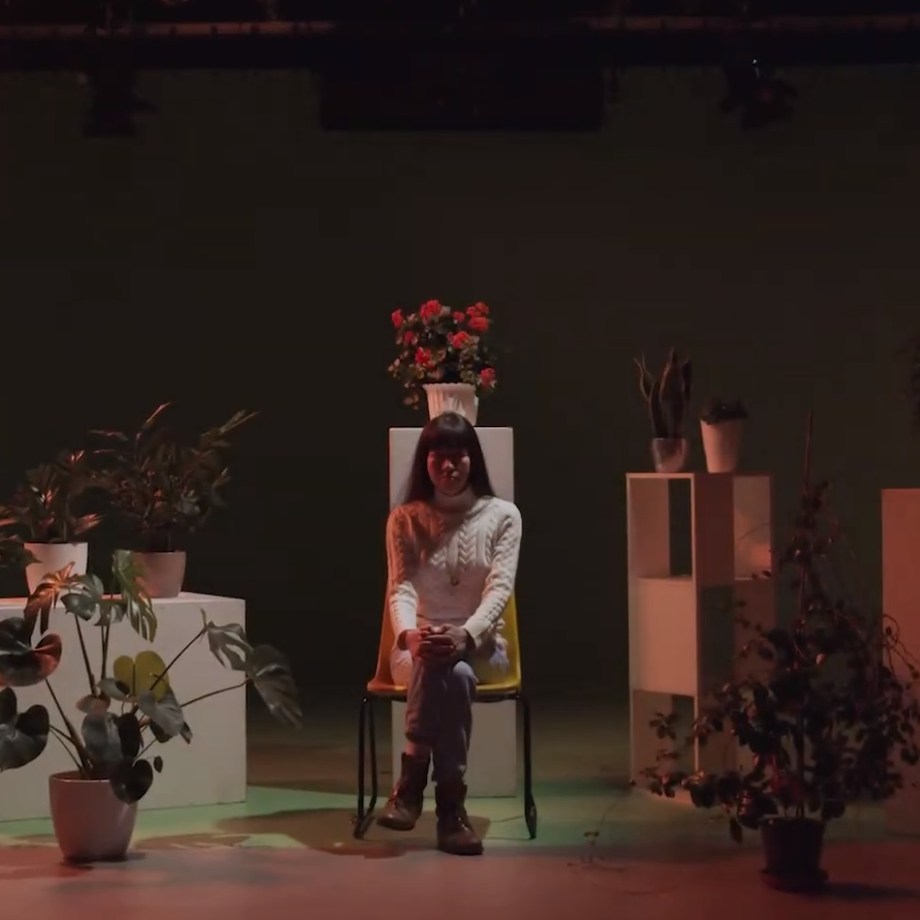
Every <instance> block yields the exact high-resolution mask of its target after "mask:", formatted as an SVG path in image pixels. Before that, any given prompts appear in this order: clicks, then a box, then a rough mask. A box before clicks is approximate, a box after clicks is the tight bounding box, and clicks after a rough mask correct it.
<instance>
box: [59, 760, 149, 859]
mask: <svg viewBox="0 0 920 920" xmlns="http://www.w3.org/2000/svg"><path fill="white" fill-rule="evenodd" d="M48 785H49V793H50V805H51V821H52V824H53V825H54V836H55V837H56V838H57V842H58V846H60V848H61V853H62V854H63V856H64V859H66V860H67V861H68V862H76V863H88V862H98V861H102V860H119V859H124V858H125V855H126V853H127V852H128V846H129V845H130V843H131V837H132V835H133V834H134V825H135V822H136V820H137V802H133V803H131V804H130V805H128V804H127V803H125V802H122V801H121V799H119V798H118V797H117V796H116V795H115V793H114V792H113V791H112V786H111V784H110V783H109V781H108V780H107V779H81V777H80V775H79V774H78V773H75V772H74V773H55V774H52V775H51V776H50V777H49V778H48Z"/></svg>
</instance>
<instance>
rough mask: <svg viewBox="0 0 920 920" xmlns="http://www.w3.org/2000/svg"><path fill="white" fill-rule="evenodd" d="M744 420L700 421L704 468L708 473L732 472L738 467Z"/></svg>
mask: <svg viewBox="0 0 920 920" xmlns="http://www.w3.org/2000/svg"><path fill="white" fill-rule="evenodd" d="M744 421H745V420H744V419H742V418H738V419H729V420H727V421H724V422H716V423H715V424H710V423H709V422H704V421H700V430H701V433H702V435H703V451H704V453H705V454H706V469H707V470H708V471H709V472H710V473H734V472H735V470H737V469H738V462H739V461H740V459H741V443H742V441H743V438H744Z"/></svg>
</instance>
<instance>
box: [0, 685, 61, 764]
mask: <svg viewBox="0 0 920 920" xmlns="http://www.w3.org/2000/svg"><path fill="white" fill-rule="evenodd" d="M49 731H50V726H49V724H48V710H47V709H45V707H44V706H30V707H29V708H28V709H27V710H26V711H25V712H24V713H22V714H18V703H17V700H16V694H15V693H14V692H13V691H12V690H10V689H9V687H7V688H6V689H4V690H0V773H2V772H3V771H4V770H15V769H17V768H18V767H24V766H25V765H26V764H28V763H31V762H32V761H33V760H35V758H36V757H38V755H39V754H41V752H42V751H44V749H45V745H46V744H47V743H48V732H49Z"/></svg>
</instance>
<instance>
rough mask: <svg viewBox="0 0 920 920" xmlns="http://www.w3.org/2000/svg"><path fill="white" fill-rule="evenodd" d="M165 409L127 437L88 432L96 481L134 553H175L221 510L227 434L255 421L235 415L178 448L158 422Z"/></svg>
mask: <svg viewBox="0 0 920 920" xmlns="http://www.w3.org/2000/svg"><path fill="white" fill-rule="evenodd" d="M170 406H171V403H163V404H162V405H160V406H158V407H157V408H156V409H155V410H154V411H153V412H152V413H151V415H150V416H149V417H148V418H147V419H146V421H145V422H144V423H143V424H142V425H141V427H140V428H139V429H138V431H137V432H135V433H133V434H126V433H125V432H121V431H93V432H90V435H91V437H93V438H95V439H97V441H98V442H99V445H100V446H98V447H96V448H95V449H94V451H93V456H94V458H95V460H96V462H97V464H98V466H99V469H100V470H101V472H100V475H99V482H100V483H101V484H102V485H103V486H104V488H105V489H106V490H107V492H108V493H109V495H110V497H111V503H112V507H113V510H114V512H115V514H116V516H117V517H118V518H119V519H120V521H121V522H122V524H123V525H125V526H126V527H127V529H128V530H129V531H130V533H131V536H132V538H133V539H134V540H136V541H137V543H138V546H137V548H139V549H143V550H145V551H149V552H168V551H170V550H173V549H176V548H177V546H178V544H179V543H180V542H181V540H182V539H183V538H184V537H186V536H187V535H189V534H192V533H195V532H197V531H199V530H200V529H201V528H202V527H204V525H205V524H206V523H207V521H208V519H209V517H210V516H211V514H212V512H213V511H214V510H215V509H217V508H221V507H223V506H224V501H223V496H222V494H221V492H222V490H223V489H224V487H225V486H226V485H227V484H228V483H229V481H230V471H229V468H228V467H227V466H226V463H225V460H224V457H225V454H226V452H227V451H228V450H229V448H230V447H231V444H230V441H229V440H228V438H229V435H230V434H232V433H233V432H235V431H236V430H237V429H239V428H240V427H241V426H242V425H244V424H245V423H246V422H248V421H250V420H251V419H253V418H254V417H255V416H256V413H255V412H246V411H240V412H236V413H234V414H233V415H232V416H231V417H230V418H229V419H228V420H227V421H226V422H224V423H223V424H222V425H218V426H216V427H214V428H210V429H208V430H207V431H205V432H204V433H203V434H201V435H200V436H199V437H198V439H197V442H196V443H194V444H183V443H180V442H179V441H178V440H177V439H176V438H175V437H174V436H173V434H172V432H171V431H170V430H169V428H168V427H167V426H166V424H165V423H164V417H165V414H166V412H167V410H168V409H169V408H170Z"/></svg>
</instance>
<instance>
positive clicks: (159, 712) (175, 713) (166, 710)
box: [137, 688, 192, 744]
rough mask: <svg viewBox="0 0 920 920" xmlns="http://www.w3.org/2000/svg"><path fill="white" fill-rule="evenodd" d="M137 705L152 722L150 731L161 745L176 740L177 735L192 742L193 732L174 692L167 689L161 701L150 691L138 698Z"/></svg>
mask: <svg viewBox="0 0 920 920" xmlns="http://www.w3.org/2000/svg"><path fill="white" fill-rule="evenodd" d="M157 689H159V688H157ZM137 705H138V709H140V711H141V712H142V713H143V714H144V715H145V716H147V718H148V719H149V720H150V730H151V731H152V732H153V736H154V738H156V739H157V741H159V742H160V743H161V744H162V743H164V742H166V741H169V739H170V738H175V737H176V735H181V736H182V737H183V738H184V739H185V740H186V741H191V740H192V730H191V729H190V728H189V727H188V724H187V723H186V721H185V716H184V715H183V714H182V707H181V706H180V705H179V701H178V700H177V699H176V696H175V694H174V693H173V692H172V690H170V689H167V691H166V693H164V694H163V695H162V696H160V697H159V699H158V698H157V697H156V696H155V694H154V693H151V692H150V691H149V690H148V691H146V692H144V693H142V694H141V695H140V696H139V697H138V700H137Z"/></svg>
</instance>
